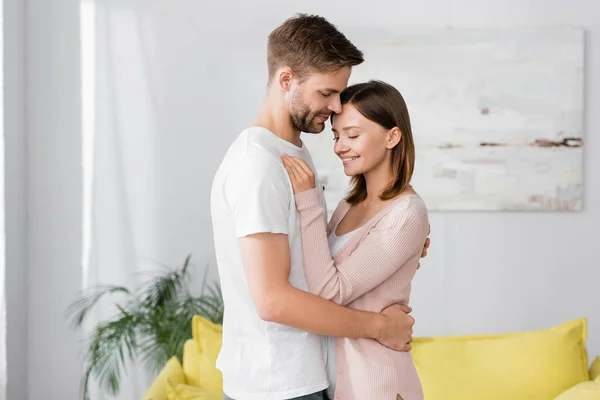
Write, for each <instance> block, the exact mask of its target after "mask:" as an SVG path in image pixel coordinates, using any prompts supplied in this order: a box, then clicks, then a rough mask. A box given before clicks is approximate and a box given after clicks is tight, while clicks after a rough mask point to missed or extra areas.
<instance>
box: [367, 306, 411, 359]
mask: <svg viewBox="0 0 600 400" xmlns="http://www.w3.org/2000/svg"><path fill="white" fill-rule="evenodd" d="M411 311H412V309H411V308H410V307H408V306H402V305H398V304H395V305H393V306H390V307H388V308H386V309H385V310H383V311H382V312H381V314H382V315H383V316H384V317H385V318H384V320H383V321H384V323H383V326H382V327H381V329H380V330H379V334H378V335H377V338H376V339H377V341H378V342H379V343H381V344H382V345H384V346H385V347H388V348H390V349H392V350H396V351H410V350H411V349H412V346H411V345H410V343H411V342H412V334H413V325H414V324H415V319H414V318H413V317H411V316H410V315H408V314H410V312H411Z"/></svg>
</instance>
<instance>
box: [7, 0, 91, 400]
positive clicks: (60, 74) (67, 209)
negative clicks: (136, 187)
mask: <svg viewBox="0 0 600 400" xmlns="http://www.w3.org/2000/svg"><path fill="white" fill-rule="evenodd" d="M26 24H27V36H26V37H27V43H26V49H27V50H26V51H27V53H26V58H27V68H26V76H27V90H26V96H27V114H26V115H27V143H26V146H27V168H26V170H27V184H28V196H27V197H28V198H27V211H28V218H27V225H26V226H27V233H28V252H27V256H28V266H29V271H28V277H27V296H28V332H27V338H28V339H27V344H28V346H27V351H28V353H27V361H28V398H29V399H32V400H33V399H77V398H78V395H79V377H80V376H81V371H82V368H81V363H80V361H79V358H78V357H79V349H78V345H79V343H78V340H79V337H78V336H77V335H75V334H74V333H72V332H71V331H69V329H68V326H67V324H66V323H65V316H64V312H65V309H66V308H67V306H68V304H69V302H71V301H73V299H74V298H75V295H76V293H77V291H78V290H79V289H80V288H81V271H80V263H81V261H80V260H81V232H82V228H81V199H82V190H81V187H82V185H81V158H80V156H81V138H80V132H81V128H80V127H81V122H80V121H81V117H80V115H81V111H80V108H81V107H80V96H81V95H80V80H79V1H78V0H61V1H44V0H29V1H28V2H27V13H26ZM22 398H23V397H15V398H14V399H15V400H17V399H22ZM11 400H12V399H11Z"/></svg>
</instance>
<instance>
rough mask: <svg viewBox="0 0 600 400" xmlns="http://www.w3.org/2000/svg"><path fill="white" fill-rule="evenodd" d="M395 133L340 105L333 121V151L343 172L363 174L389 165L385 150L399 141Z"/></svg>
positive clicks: (355, 110)
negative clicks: (340, 162)
mask: <svg viewBox="0 0 600 400" xmlns="http://www.w3.org/2000/svg"><path fill="white" fill-rule="evenodd" d="M395 131H398V130H397V128H395V129H392V130H388V129H385V128H384V127H382V126H381V125H379V124H377V123H376V122H373V121H371V120H370V119H367V118H366V117H365V116H363V115H362V114H361V113H360V112H359V111H358V110H357V109H356V108H355V107H354V106H353V105H352V104H349V103H348V104H344V105H343V107H342V112H341V113H340V114H337V115H336V116H335V117H334V118H333V134H334V142H335V144H334V148H333V150H334V151H335V154H337V155H338V157H340V159H341V160H342V162H343V164H344V173H345V174H346V175H348V176H354V175H360V174H365V173H367V172H369V171H372V170H374V169H375V168H377V167H379V166H380V165H382V164H383V163H389V162H390V161H389V160H388V154H389V151H388V149H391V148H393V147H394V145H395V144H397V142H398V141H399V140H400V137H399V132H397V133H396V132H395ZM396 135H398V138H397V141H395V138H394V137H395V136H396ZM394 141H395V143H394ZM390 146H391V147H390Z"/></svg>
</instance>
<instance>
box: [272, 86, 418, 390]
mask: <svg viewBox="0 0 600 400" xmlns="http://www.w3.org/2000/svg"><path fill="white" fill-rule="evenodd" d="M341 103H342V112H341V113H340V114H338V115H334V116H332V120H331V122H332V126H333V132H334V142H335V145H334V151H335V153H336V154H337V155H338V156H339V157H340V158H341V159H342V162H343V164H344V172H345V173H346V175H348V176H351V177H352V179H351V184H352V185H351V186H352V187H351V191H350V193H349V195H348V196H347V197H346V198H345V199H344V200H342V201H341V202H340V203H339V205H338V207H337V209H336V210H335V212H334V213H333V215H332V218H331V221H329V224H328V225H327V224H326V217H325V209H324V208H323V205H322V203H321V202H320V200H319V195H318V191H317V189H316V188H315V187H316V185H315V178H314V174H313V172H312V171H311V170H310V168H309V167H308V166H307V165H306V163H305V162H304V161H303V160H302V159H300V158H295V157H290V156H287V155H284V156H283V157H282V158H283V162H284V166H285V168H286V170H287V171H288V174H289V176H290V180H291V182H292V186H293V189H294V193H295V199H296V205H297V209H298V211H299V212H300V218H301V224H302V245H303V251H304V265H305V269H306V277H307V280H308V285H309V288H310V290H311V292H313V293H316V294H318V295H320V296H322V297H325V298H327V299H330V300H332V301H334V302H336V303H338V304H342V305H345V306H347V307H350V308H354V309H359V310H364V311H372V312H381V311H382V310H383V309H385V308H386V307H388V306H390V305H392V304H406V305H407V304H408V302H409V296H410V287H411V280H412V278H413V276H414V274H415V271H416V270H417V268H418V263H419V258H420V256H421V251H422V249H423V244H424V243H425V241H426V240H427V236H428V234H429V222H428V216H427V208H426V206H425V203H424V202H423V200H422V199H421V197H419V195H418V194H417V193H416V192H415V191H414V190H413V188H412V187H411V185H410V180H411V177H412V174H413V170H414V163H415V149H414V143H413V138H412V132H411V127H410V119H409V116H408V110H407V108H406V104H405V102H404V99H403V98H402V95H401V94H400V93H399V92H398V91H397V90H396V89H395V88H394V87H392V86H390V85H388V84H386V83H383V82H379V81H369V82H367V83H361V84H357V85H353V86H349V87H348V88H347V89H346V90H344V91H343V92H342V94H341ZM328 350H329V351H332V352H335V360H333V359H332V358H333V357H330V355H332V353H331V352H329V351H328V369H329V378H330V383H331V387H330V389H329V390H328V394H329V396H330V397H332V398H335V399H338V398H340V399H343V400H354V399H356V400H364V399H378V400H379V399H382V400H386V399H390V400H394V399H396V398H402V399H404V400H420V399H423V392H422V389H421V384H420V381H419V377H418V375H417V372H416V370H415V367H414V364H413V362H412V359H411V356H410V353H408V352H396V351H393V350H390V349H388V348H386V347H384V346H383V345H381V344H380V343H379V342H377V341H373V340H367V339H347V338H335V339H334V338H331V340H330V346H329V349H328ZM332 361H335V363H333V362H332ZM334 364H335V365H334ZM330 367H331V368H330ZM334 395H335V396H334Z"/></svg>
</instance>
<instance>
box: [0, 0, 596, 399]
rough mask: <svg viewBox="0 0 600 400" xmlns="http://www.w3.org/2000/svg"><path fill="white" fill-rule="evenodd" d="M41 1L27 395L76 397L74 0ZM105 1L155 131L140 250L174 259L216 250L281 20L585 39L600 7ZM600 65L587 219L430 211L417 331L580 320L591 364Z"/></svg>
mask: <svg viewBox="0 0 600 400" xmlns="http://www.w3.org/2000/svg"><path fill="white" fill-rule="evenodd" d="M51 3H52V4H51V5H50V2H46V1H43V0H29V3H28V12H27V40H28V45H27V54H26V55H27V65H28V68H27V76H28V87H27V99H28V100H27V124H28V138H27V147H26V149H27V170H28V191H27V193H28V197H29V198H28V212H29V221H28V224H27V232H28V241H29V251H28V258H29V259H28V265H29V269H28V278H27V283H28V284H29V287H28V292H27V293H28V296H29V301H28V324H29V327H28V328H29V336H28V351H29V357H28V361H29V366H28V372H29V384H28V388H29V398H31V399H37V398H69V399H70V398H73V399H74V398H76V391H77V386H78V378H79V372H80V362H79V361H78V360H77V351H78V348H77V345H76V343H75V341H76V336H74V335H73V334H71V333H69V331H68V330H67V328H66V325H65V324H64V318H63V312H64V308H65V307H66V305H67V304H68V302H69V301H71V300H72V299H73V297H74V295H75V291H76V290H77V289H78V287H79V284H80V282H81V275H80V272H79V269H78V264H79V257H80V253H79V251H80V240H81V239H80V231H81V229H80V223H81V221H80V212H81V208H80V199H81V185H80V169H79V151H80V138H79V127H80V116H79V111H80V103H79V92H78V91H79V83H78V79H79V69H78V61H79V50H78V45H77V40H78V31H77V1H75V0H55V1H53V2H51ZM103 3H105V4H108V5H109V6H110V7H112V8H113V9H114V13H115V18H116V19H115V24H121V25H120V26H123V25H122V24H123V23H126V24H127V23H128V22H127V21H130V23H131V24H133V25H131V26H130V29H129V31H136V32H138V34H140V33H141V36H140V41H139V46H141V48H142V50H143V54H144V55H145V57H147V60H148V63H147V69H146V70H144V71H142V72H143V73H144V75H143V76H144V79H146V80H147V82H146V83H147V87H145V88H144V89H143V91H144V92H148V93H149V95H151V96H152V99H151V100H149V101H151V103H152V107H151V108H149V109H144V110H142V111H143V112H138V113H135V114H134V115H135V118H141V117H143V116H144V114H143V113H144V112H146V113H149V114H148V115H147V116H148V117H151V118H152V121H154V124H155V127H154V128H155V129H153V131H155V132H159V137H158V140H159V142H158V144H159V145H158V146H157V148H158V149H160V151H159V153H158V154H157V156H156V158H157V160H156V162H157V170H158V171H160V175H158V176H157V181H158V182H159V183H157V185H158V186H159V188H160V189H161V190H160V191H159V192H160V193H162V195H161V197H160V198H158V199H154V201H156V212H157V213H158V216H157V218H159V220H160V225H159V226H160V227H161V235H162V237H163V238H164V240H162V241H161V242H160V243H159V244H158V245H157V246H155V247H154V248H153V249H149V252H150V253H151V254H145V256H149V257H151V258H154V259H159V260H161V261H164V262H167V263H170V264H173V263H176V262H179V261H180V260H181V259H182V258H183V255H184V254H186V253H187V252H189V251H193V252H194V254H197V255H198V256H199V257H201V256H202V255H204V254H210V253H211V252H212V239H211V229H210V225H209V218H208V217H209V210H208V204H209V203H208V199H209V195H208V193H209V188H210V181H211V178H212V174H213V172H214V171H215V170H216V168H217V165H218V162H219V160H220V158H221V156H222V155H223V152H224V151H225V149H226V147H227V145H228V144H229V142H230V141H231V140H232V139H233V137H234V136H235V135H236V133H237V131H238V130H239V129H241V128H243V127H244V126H245V125H247V124H249V123H250V122H251V121H252V118H253V116H254V113H255V112H256V109H257V107H258V103H257V102H258V100H259V99H260V97H261V95H262V91H263V90H264V84H265V73H266V67H265V65H264V62H265V47H266V36H267V34H268V32H269V31H270V30H271V29H273V28H274V27H275V26H276V25H278V24H279V23H281V22H282V21H283V20H284V19H285V18H286V17H288V16H290V15H291V14H293V13H295V12H300V11H302V12H313V13H318V14H321V15H323V16H325V17H327V18H328V19H330V20H331V21H332V22H334V23H335V24H337V25H338V26H339V27H340V28H341V29H342V30H343V31H345V32H347V33H348V36H349V37H350V39H353V40H357V41H359V38H354V37H352V31H353V29H355V28H356V27H381V26H389V27H391V28H392V27H393V28H398V29H400V28H403V27H445V26H448V25H452V26H456V27H495V26H498V27H511V26H528V27H532V26H533V27H535V26H575V27H583V28H586V29H587V30H588V39H589V38H594V37H595V36H597V35H599V34H600V20H598V18H597V15H600V5H599V4H598V3H597V2H594V1H592V0H588V1H583V0H581V1H577V2H571V3H569V4H568V5H567V2H564V1H559V0H553V1H542V0H537V1H533V0H530V1H523V0H510V1H506V2H501V3H498V2H485V4H484V2H480V1H476V0H469V1H467V0H463V1H456V2H452V3H450V2H446V1H441V0H438V1H433V0H431V1H422V2H397V1H393V0H387V1H379V2H377V5H378V7H379V8H377V9H375V8H374V7H373V5H372V3H370V2H355V3H354V4H352V6H350V5H348V3H347V2H342V1H335V2H334V1H330V2H321V1H317V0H310V1H304V2H302V3H301V4H302V5H303V6H302V7H299V6H298V4H300V3H298V2H295V1H294V2H292V1H287V2H283V1H275V0H271V1H253V2H241V1H240V2H220V3H218V2H216V1H214V2H208V3H207V2H198V1H196V0H179V1H178V2H176V3H173V2H171V1H164V0H152V1H148V0H136V1H127V0H118V1H117V0H113V1H108V0H104V1H103ZM338 7H344V9H341V8H338ZM127 31H128V30H127V29H125V30H121V31H119V32H127ZM113 34H114V32H113ZM114 40H127V38H124V37H119V36H115V37H114ZM124 54H125V55H126V54H127V53H124ZM117 65H118V63H117ZM599 70H600V42H598V41H594V40H593V39H591V40H588V43H587V55H586V73H587V76H586V110H587V112H586V117H585V128H586V134H585V204H584V207H585V211H584V212H582V213H579V214H541V213H540V214H533V213H521V214H509V213H505V214H500V213H452V214H433V215H432V216H431V221H432V240H433V244H432V249H431V253H430V256H429V257H428V258H427V260H426V261H425V262H424V263H423V268H422V269H421V270H420V273H419V275H418V277H417V280H416V284H415V289H414V293H415V294H414V303H413V306H414V308H415V316H416V318H417V326H416V331H417V333H418V334H419V335H430V334H458V333H467V332H469V333H477V332H481V333H483V332H503V331H515V330H525V329H534V328H541V327H547V326H551V325H554V324H558V323H560V322H562V321H564V320H567V319H571V318H575V317H579V316H587V317H588V318H589V321H590V339H589V349H590V353H591V354H593V355H595V354H599V355H600V313H598V309H599V306H600V301H599V299H598V296H597V287H598V282H600V272H599V271H598V269H596V268H595V263H596V262H597V260H598V259H599V258H600V246H598V245H596V243H595V241H594V240H593V237H592V234H593V231H592V228H593V227H595V225H596V224H597V223H598V222H600V207H599V206H598V204H599V203H600V179H598V178H597V177H596V176H595V175H594V174H595V173H596V172H595V171H598V170H599V168H600V141H599V140H598V139H597V138H596V137H595V136H594V135H593V132H595V131H597V130H598V129H600V116H599V115H598V114H597V113H593V112H590V110H595V109H598V107H600V81H599V76H598V74H597V73H596V71H599ZM128 89H129V91H127V90H128ZM117 90H120V91H121V93H122V94H123V95H122V96H121V100H120V101H121V103H120V104H118V105H117V107H121V108H122V107H133V108H134V109H135V102H136V101H139V99H137V100H136V92H135V87H127V86H126V85H125V86H123V87H120V88H117ZM131 90H133V91H131ZM140 90H141V89H140ZM7 103H8V102H7ZM145 106H146V104H144V107H145ZM138 111H139V110H138ZM123 118H125V120H123V121H120V122H121V124H120V128H119V129H121V130H122V131H121V132H120V133H121V134H127V129H133V130H135V129H136V127H140V126H144V125H143V123H142V122H140V121H135V120H133V119H132V117H131V116H129V117H128V116H127V115H123ZM138 133H139V132H138ZM156 139H157V138H154V140H156ZM15 162H16V163H18V161H15ZM18 234H19V233H18V232H17V233H16V235H18ZM8 268H11V265H9V266H8ZM9 314H10V309H9ZM9 318H10V317H9ZM21 323H22V321H21ZM9 340H10V338H9Z"/></svg>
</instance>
